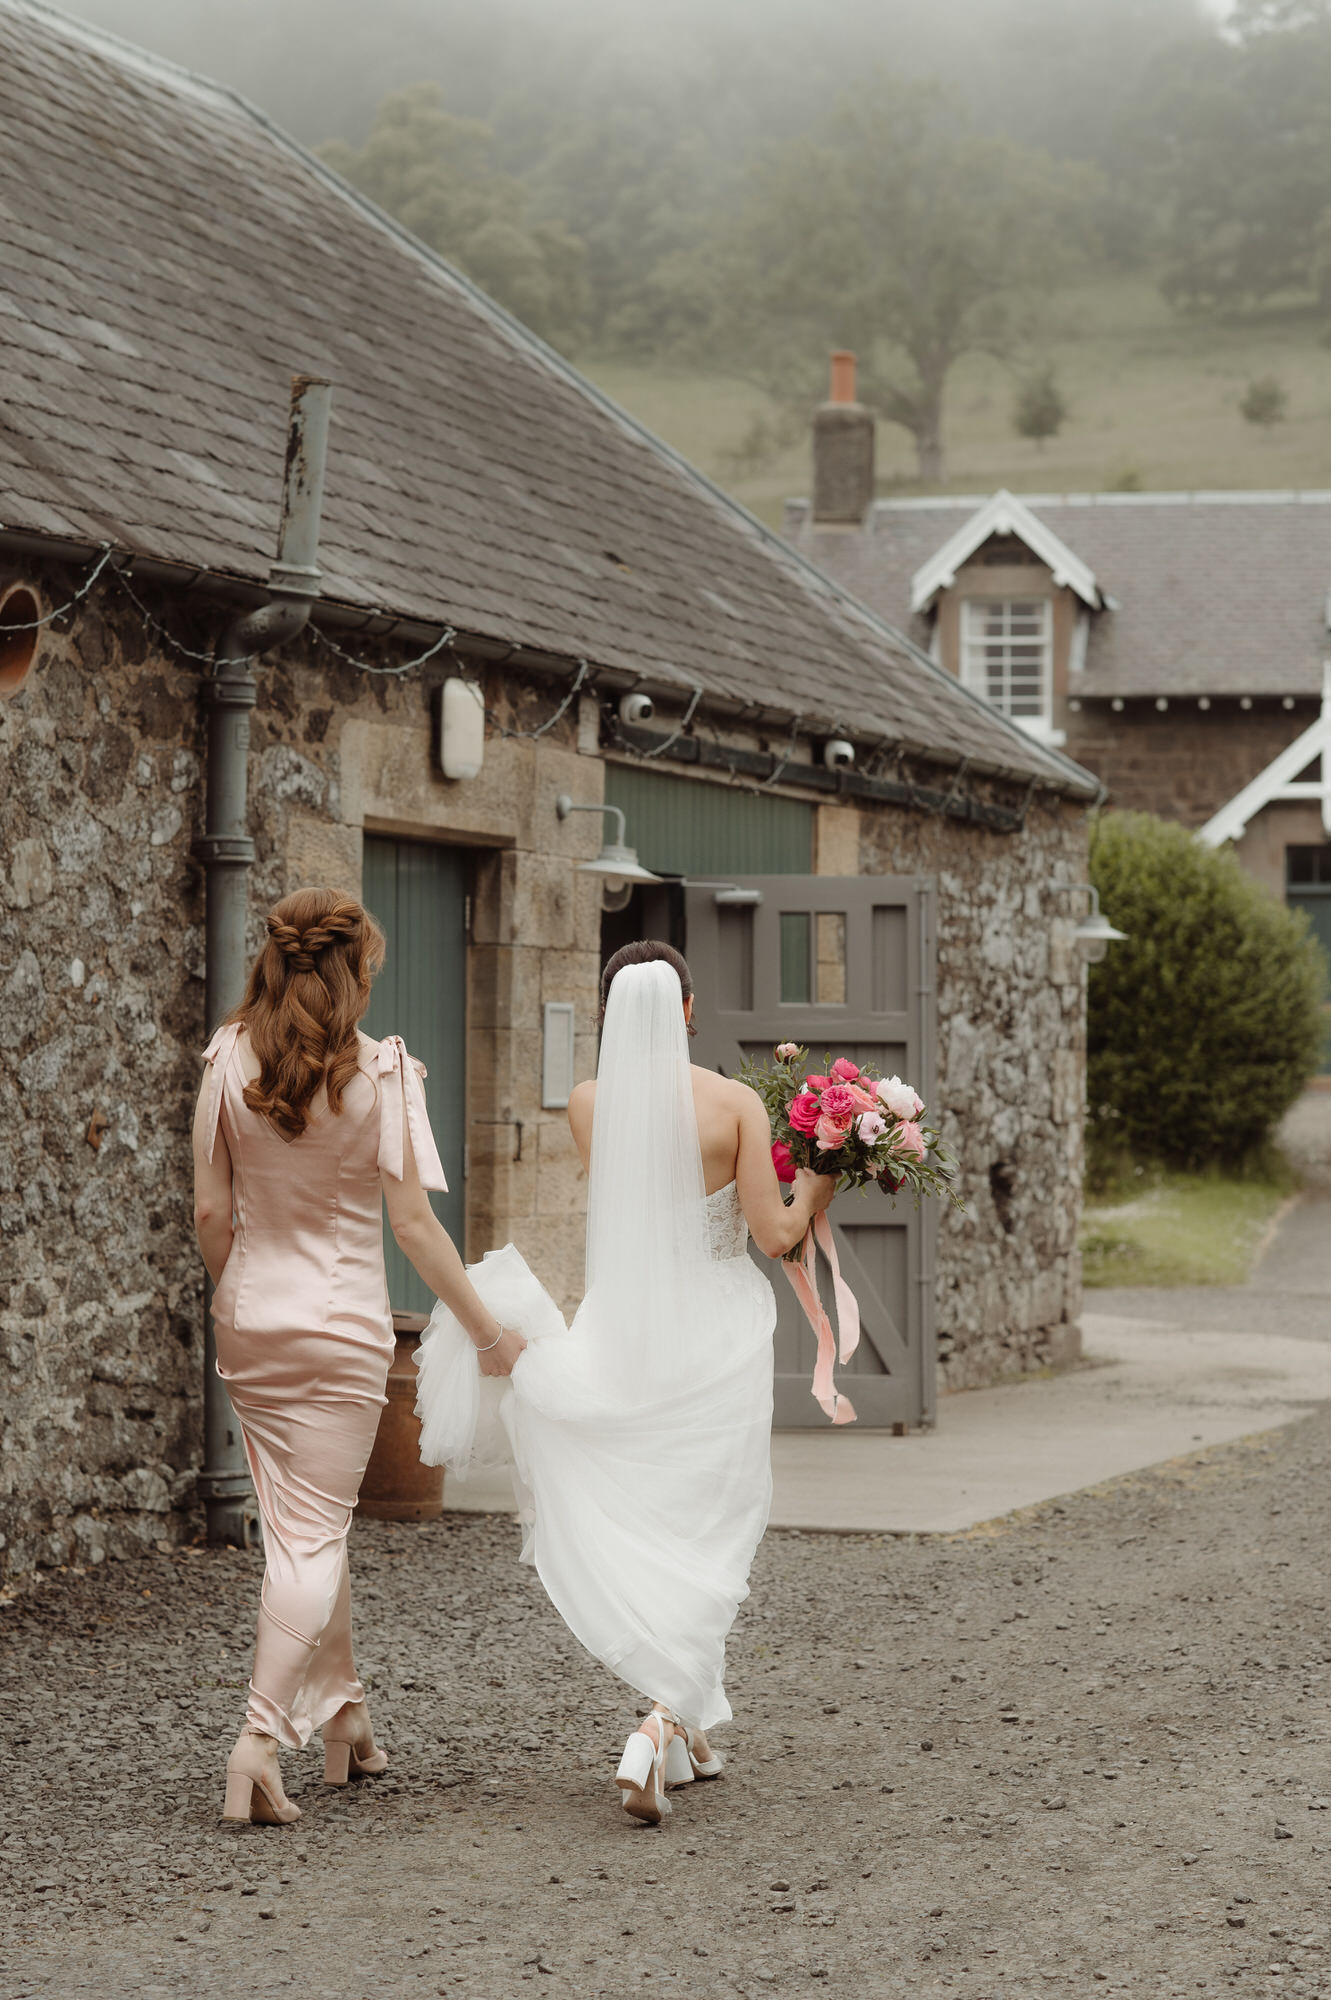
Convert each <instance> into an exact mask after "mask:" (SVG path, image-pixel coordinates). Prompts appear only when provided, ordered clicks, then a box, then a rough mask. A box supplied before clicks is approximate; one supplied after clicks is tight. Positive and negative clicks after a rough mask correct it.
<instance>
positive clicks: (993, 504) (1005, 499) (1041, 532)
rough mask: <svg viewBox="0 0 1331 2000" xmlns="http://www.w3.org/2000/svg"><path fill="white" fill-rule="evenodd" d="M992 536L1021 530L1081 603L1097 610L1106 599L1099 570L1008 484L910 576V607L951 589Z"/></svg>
mask: <svg viewBox="0 0 1331 2000" xmlns="http://www.w3.org/2000/svg"><path fill="white" fill-rule="evenodd" d="M991 535H1017V536H1018V537H1019V538H1020V539H1021V540H1022V541H1023V542H1024V543H1025V544H1026V546H1027V548H1028V549H1029V550H1030V551H1031V554H1032V555H1035V556H1038V557H1039V559H1040V561H1041V562H1042V563H1046V564H1047V565H1048V567H1049V568H1050V569H1051V570H1052V571H1053V573H1054V582H1055V583H1056V584H1059V585H1066V587H1067V588H1068V589H1069V590H1075V591H1076V593H1077V595H1078V597H1079V598H1080V599H1081V600H1082V603H1083V604H1086V605H1089V606H1090V608H1091V610H1092V611H1098V610H1099V609H1100V606H1101V604H1102V603H1103V602H1104V599H1103V598H1102V596H1101V593H1100V586H1099V584H1098V583H1097V582H1096V580H1095V572H1094V571H1093V570H1092V569H1091V568H1090V566H1089V565H1088V564H1087V563H1084V562H1083V561H1082V559H1081V557H1080V556H1079V555H1075V554H1074V553H1073V551H1072V550H1071V549H1070V548H1069V547H1068V545H1067V543H1066V542H1064V541H1060V539H1059V537H1058V536H1057V535H1056V534H1055V533H1054V531H1053V529H1052V528H1047V527H1046V526H1045V524H1044V522H1043V521H1042V520H1041V519H1040V517H1039V515H1038V514H1033V513H1032V512H1031V510H1030V508H1029V507H1028V506H1027V505H1026V503H1025V502H1024V501H1023V500H1018V498H1017V496H1016V495H1015V493H1009V492H1008V490H1007V488H1006V487H1002V488H1001V489H1000V490H999V491H998V492H997V493H995V494H994V495H993V497H992V498H991V499H989V500H986V501H985V503H984V505H983V507H981V508H980V509H979V510H978V511H977V512H976V513H974V514H972V515H971V518H970V520H969V521H967V522H965V523H964V524H963V525H962V526H961V527H960V528H958V529H957V532H956V534H955V535H953V536H951V537H950V539H949V540H947V541H946V542H944V544H943V546H942V548H941V549H939V550H938V552H937V554H936V555H932V556H930V558H929V560H928V562H927V563H922V564H921V565H920V567H919V569H917V570H916V572H915V574H914V576H913V577H912V578H911V586H910V608H911V610H912V611H925V610H927V609H928V607H929V606H930V605H931V604H932V603H933V601H934V599H935V597H937V595H938V593H939V591H940V590H950V589H951V588H952V585H953V584H954V583H955V582H956V580H957V571H958V570H959V569H960V568H961V566H962V564H963V563H965V562H968V561H969V560H970V558H971V557H972V556H973V555H974V554H975V551H976V550H977V549H979V548H983V546H984V544H985V543H986V542H987V541H988V540H989V537H990V536H991Z"/></svg>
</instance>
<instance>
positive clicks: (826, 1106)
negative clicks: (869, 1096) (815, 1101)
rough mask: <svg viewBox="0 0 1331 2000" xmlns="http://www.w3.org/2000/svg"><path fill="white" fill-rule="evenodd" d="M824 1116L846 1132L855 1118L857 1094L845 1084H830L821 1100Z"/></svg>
mask: <svg viewBox="0 0 1331 2000" xmlns="http://www.w3.org/2000/svg"><path fill="white" fill-rule="evenodd" d="M821 1103H822V1108H823V1116H824V1118H830V1119H831V1121H832V1123H833V1124H834V1125H839V1126H840V1127H841V1129H842V1131H843V1132H844V1131H846V1130H847V1128H848V1127H849V1125H850V1121H851V1119H852V1118H853V1117H854V1116H855V1093H854V1091H851V1090H847V1088H846V1086H845V1084H844V1083H829V1084H828V1086H827V1089H826V1090H825V1091H824V1092H823V1094H822V1098H821Z"/></svg>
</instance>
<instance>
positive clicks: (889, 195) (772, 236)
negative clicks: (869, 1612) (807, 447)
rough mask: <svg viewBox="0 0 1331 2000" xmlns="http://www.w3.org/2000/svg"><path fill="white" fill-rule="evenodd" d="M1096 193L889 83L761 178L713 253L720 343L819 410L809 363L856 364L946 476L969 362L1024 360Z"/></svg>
mask: <svg viewBox="0 0 1331 2000" xmlns="http://www.w3.org/2000/svg"><path fill="white" fill-rule="evenodd" d="M1092 184H1093V179H1092V177H1091V176H1090V175H1089V172H1088V171H1086V170H1078V169H1073V168H1068V167H1067V166H1063V167H1061V168H1060V169H1058V170H1057V171H1055V169H1054V167H1053V164H1052V162H1050V161H1048V160H1046V159H1044V158H1043V157H1042V156H1040V155H1036V154H1031V153H1028V152H1025V151H1023V150H1022V149H1020V148H1018V147H1016V146H1013V145H1011V144H1009V143H1007V142H1006V141H1004V140H1000V139H992V138H985V137H978V136H975V135H973V134H971V133H969V132H967V131H966V130H965V129H964V127H963V126H961V124H960V121H959V118H958V114H957V111H956V107H955V106H954V105H953V104H951V103H950V102H949V100H948V99H947V98H946V97H945V96H944V94H943V93H942V92H941V91H940V90H938V89H937V88H935V87H932V86H922V85H916V86H911V87H909V88H905V87H893V86H890V85H888V84H886V83H885V82H882V81H880V82H879V84H878V85H877V87H876V88H874V89H872V90H869V91H865V92H862V93H859V94H857V96H856V97H855V98H853V99H850V100H848V101H847V102H846V103H844V104H843V105H842V107H841V108H840V111H839V112H838V114H837V116H836V117H835V119H834V120H833V121H832V123H831V125H830V127H829V128H828V129H827V130H825V131H824V132H823V133H822V135H821V136H820V137H819V138H818V139H817V140H809V141H805V142H803V143H801V144H797V145H793V146H787V147H784V148H783V149H781V150H780V151H779V152H777V153H775V154H774V155H771V156H769V157H768V158H767V159H766V160H765V161H764V162H763V163H762V164H761V165H760V166H759V167H758V168H756V169H755V170H754V171H753V172H752V174H751V175H750V177H749V186H748V191H747V195H746V198H745V199H744V200H743V202H742V203H741V205H740V206H739V208H738V211H737V212H736V213H735V214H734V215H733V216H732V217H730V218H728V219H727V220H726V221H725V222H723V223H722V225H721V226H720V227H719V229H718V230H717V232H716V233H715V235H714V237H713V238H712V240H711V242H710V243H709V245H708V246H707V250H706V253H705V255H706V260H707V262H708V264H709V266H710V270H711V288H712V293H713V296H714V297H715V299H716V301H717V304H716V309H715V316H714V319H713V323H712V328H711V333H712V338H713V340H714V341H715V343H716V344H717V347H718V349H719V350H720V352H721V353H722V354H724V356H725V358H726V359H727V360H728V362H729V364H730V365H731V366H733V367H735V368H736V369H737V370H738V371H740V372H741V373H744V374H746V375H748V376H750V377H751V378H752V379H754V380H757V381H759V382H761V383H762V385H763V386H764V387H765V388H767V389H768V390H769V392H771V393H773V394H774V395H775V396H776V397H777V399H778V401H780V402H783V403H785V404H786V405H787V406H788V407H789V406H790V405H791V403H792V401H794V402H795V403H796V404H797V405H798V406H800V407H802V408H803V409H805V410H806V411H807V408H808V403H809V400H810V398H811V395H812V394H813V393H814V386H813V382H812V381H811V379H810V372H809V371H810V361H811V358H812V357H815V356H816V357H817V362H816V366H817V369H818V371H819V373H821V367H822V357H823V355H824V354H825V353H826V351H827V349H828V348H829V347H849V348H853V349H854V350H855V352H856V353H857V354H858V355H859V357H860V362H861V382H862V385H863V391H864V395H865V400H866V401H869V402H872V403H873V404H874V405H875V407H876V408H877V410H878V412H879V414H880V416H882V417H884V418H886V419H887V420H888V421H889V422H890V423H894V424H900V425H901V426H902V427H903V428H904V429H905V430H907V431H909V432H910V435H911V437H912V439H913V440H914V443H915V451H916V456H917V459H918V462H919V473H920V478H921V479H922V480H924V481H926V482H927V483H929V484H930V485H937V484H938V483H940V482H941V481H942V479H943V477H944V465H943V397H944V391H945V389H946V386H947V380H948V376H949V375H950V373H951V371H952V369H953V368H954V367H955V365H956V363H957V362H958V361H959V360H960V359H961V358H962V356H963V355H966V354H974V353H978V352H988V353H995V354H1008V353H1010V352H1011V351H1012V349H1013V346H1014V344H1015V343H1016V340H1017V338H1018V337H1019V334H1020V333H1021V331H1022V329H1023V324H1024V322H1025V320H1026V319H1027V318H1028V317H1029V313H1030V308H1031V306H1032V304H1033V302H1034V301H1035V299H1036V298H1038V297H1039V296H1040V295H1041V293H1042V292H1043V291H1044V289H1045V288H1046V287H1047V286H1048V285H1049V284H1050V283H1051V282H1052V281H1053V279H1054V278H1055V276H1056V275H1057V273H1058V270H1059V269H1060V267H1061V265H1062V264H1063V262H1064V260H1065V259H1066V257H1067V255H1068V253H1069V250H1070V248H1071V245H1072V243H1073V240H1074V236H1075V228H1076V225H1077V224H1078V223H1079V222H1080V223H1082V224H1084V223H1085V219H1086V215H1087V212H1088V203H1089V197H1090V190H1091V187H1092Z"/></svg>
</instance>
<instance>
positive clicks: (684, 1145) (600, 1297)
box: [584, 963, 714, 1395]
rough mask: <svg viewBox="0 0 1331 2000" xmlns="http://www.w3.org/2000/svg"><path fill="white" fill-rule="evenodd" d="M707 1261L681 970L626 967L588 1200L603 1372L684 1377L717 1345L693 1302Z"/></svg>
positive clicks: (599, 1105) (613, 1014) (591, 1317)
mask: <svg viewBox="0 0 1331 2000" xmlns="http://www.w3.org/2000/svg"><path fill="white" fill-rule="evenodd" d="M709 1267H710V1246H709V1240H708V1222H707V1207H706V1196H705V1189H704V1183H703V1171H702V1154H701V1152H700V1150H699V1146H698V1119H697V1114H696V1113H695V1111H694V1106H693V1079H692V1073H691V1068H690V1064H689V1044H688V1033H687V1029H686V1027H685V1022H684V997H683V994H682V992H681V990H680V983H679V976H678V974H677V973H676V972H674V971H673V970H672V968H671V967H670V966H668V965H664V964H660V963H657V964H652V965H627V966H625V967H624V969H623V971H621V972H619V973H617V974H616V976H615V978H614V980H613V982H612V984H611V987H610V996H609V1000H608V1002H607V1005H606V1012H605V1027H604V1030H603V1033H602V1037H601V1059H600V1062H599V1064H598V1066H597V1071H596V1110H595V1115H594V1118H593V1121H592V1162H591V1177H590V1186H589V1190H588V1200H587V1296H586V1302H585V1309H584V1310H585V1322H586V1332H587V1336H588V1338H589V1340H590V1342H591V1344H592V1347H593V1350H594V1354H595V1360H596V1365H597V1369H598V1372H600V1373H601V1375H602V1378H603V1380H605V1381H606V1382H607V1383H612V1382H613V1383H614V1384H615V1386H616V1387H627V1386H628V1384H629V1383H630V1382H634V1383H637V1384H639V1385H640V1386H641V1387H642V1389H643V1391H644V1393H645V1395H651V1394H654V1393H656V1392H657V1391H659V1390H660V1389H662V1388H664V1387H666V1386H678V1385H679V1383H680V1381H681V1375H682V1372H683V1373H687V1371H688V1370H689V1369H690V1368H691V1367H693V1366H696V1365H697V1363H698V1362H699V1361H700V1360H702V1359H703V1358H704V1357H703V1355H702V1354H701V1353H700V1354H695V1353H694V1352H693V1349H694V1348H695V1347H701V1346H703V1345H704V1344H710V1343H709V1342H708V1340H707V1334H706V1330H705V1329H706V1317H707V1316H706V1314H705V1313H704V1314H700V1313H698V1312H697V1311H696V1310H694V1308H695V1307H696V1306H697V1305H698V1304H699V1303H701V1296H700V1295H701V1291H702V1289H703V1288H704V1287H705V1283H706V1279H707V1274H708V1271H709ZM711 1338H712V1340H714V1334H713V1335H712V1337H711Z"/></svg>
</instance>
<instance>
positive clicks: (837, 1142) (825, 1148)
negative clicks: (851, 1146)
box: [813, 1118, 849, 1153]
mask: <svg viewBox="0 0 1331 2000" xmlns="http://www.w3.org/2000/svg"><path fill="white" fill-rule="evenodd" d="M848 1130H849V1128H848V1127H847V1126H845V1125H838V1124H837V1123H836V1121H835V1120H834V1119H831V1118H820V1119H819V1120H818V1123H817V1124H816V1125H815V1126H814V1128H813V1136H814V1138H815V1139H816V1140H817V1141H818V1145H819V1149H820V1150H821V1151H822V1152H824V1153H835V1152H836V1151H837V1150H838V1149H839V1148H840V1147H842V1146H844V1145H845V1143H846V1139H847V1136H848Z"/></svg>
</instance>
